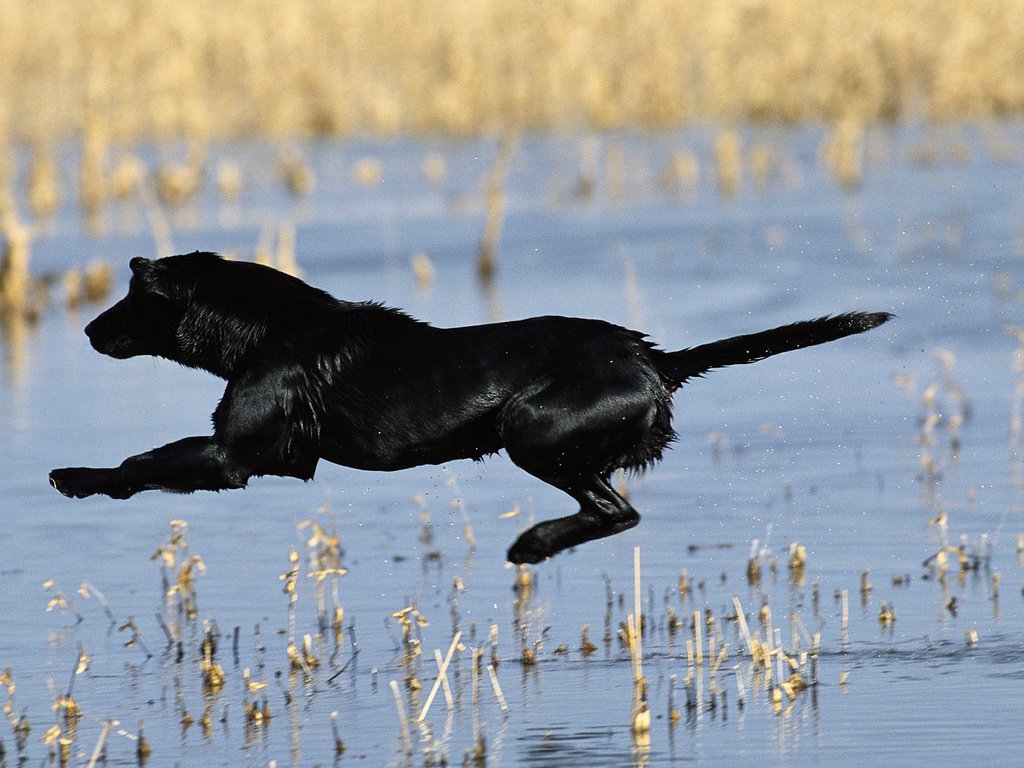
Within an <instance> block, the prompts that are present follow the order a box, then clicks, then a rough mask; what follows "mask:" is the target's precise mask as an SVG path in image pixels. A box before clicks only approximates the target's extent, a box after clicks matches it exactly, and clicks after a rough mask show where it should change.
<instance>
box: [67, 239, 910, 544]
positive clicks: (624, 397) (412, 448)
mask: <svg viewBox="0 0 1024 768" xmlns="http://www.w3.org/2000/svg"><path fill="white" fill-rule="evenodd" d="M131 271H132V278H131V284H130V286H129V290H128V295H127V296H126V297H125V298H124V299H122V300H121V301H120V302H118V303H117V304H115V305H114V306H113V307H111V308H110V309H108V310H107V311H106V312H104V313H103V314H101V315H100V316H99V317H97V318H96V319H95V320H93V321H92V322H91V323H89V325H88V326H86V329H85V332H86V334H87V335H88V337H89V340H90V342H91V343H92V346H93V347H94V348H95V349H96V350H97V351H99V352H102V353H103V354H106V355H110V356H111V357H115V358H128V357H133V356H136V355H157V356H159V357H165V358H168V359H170V360H174V361H176V362H178V363H181V364H183V365H186V366H190V367H193V368H202V369H204V370H207V371H209V372H210V373H213V374H215V375H217V376H220V377H221V378H223V379H225V380H227V389H226V391H225V393H224V397H223V398H222V399H221V401H220V403H219V404H218V406H217V408H216V410H215V411H214V414H213V427H214V428H213V435H212V436H208V437H186V438H184V439H182V440H178V441H176V442H173V443H170V444H168V445H165V446H163V447H161V448H155V449H153V450H151V451H148V452H146V453H141V454H139V455H137V456H131V457H129V458H127V459H125V460H124V461H123V462H122V463H121V464H120V466H118V467H114V468H111V469H90V468H84V467H73V468H65V469H55V470H53V471H52V472H51V473H50V483H51V484H52V485H53V487H54V488H56V489H57V490H58V491H60V492H61V493H63V494H64V495H65V496H73V497H79V498H81V497H84V496H90V495H92V494H97V493H100V494H106V495H107V496H111V497H113V498H117V499H126V498H128V497H129V496H132V495H134V494H136V493H138V492H139V491H146V490H162V491H171V492H179V493H190V492H192V491H199V490H211V491H219V490H223V489H227V488H243V487H244V486H245V485H246V483H247V482H248V480H249V478H251V477H253V476H260V475H283V476H289V477H297V478H301V479H302V480H309V479H310V478H312V477H313V473H314V472H315V470H316V467H317V463H318V462H319V461H320V459H325V460H327V461H331V462H334V463H336V464H342V465H344V466H348V467H356V468H359V469H369V470H396V469H404V468H406V467H413V466H417V465H421V464H440V463H442V462H448V461H452V460H455V459H480V458H482V457H484V456H487V455H488V454H492V453H495V452H497V451H499V450H501V449H504V450H505V451H506V452H507V453H508V456H509V458H510V459H511V460H512V461H513V462H515V463H516V464H517V465H518V466H520V467H522V468H523V469H524V470H526V471H527V472H529V473H530V474H532V475H534V476H535V477H538V478H540V479H541V480H543V481H545V482H547V483H550V484H551V485H553V486H555V487H556V488H559V489H561V490H562V491H564V492H565V493H567V494H568V495H569V496H571V497H572V498H573V499H575V500H576V501H577V502H578V503H579V506H580V508H579V511H578V512H576V513H575V514H572V515H569V516H567V517H560V518H557V519H554V520H547V521H544V522H541V523H538V524H537V525H535V526H533V527H532V528H530V529H529V530H527V531H525V532H524V533H523V534H522V535H521V536H519V538H518V539H517V540H516V542H515V543H514V544H513V545H512V547H511V548H510V549H509V550H508V559H509V560H510V561H512V562H513V563H535V562H538V561H540V560H543V559H544V558H546V557H551V556H552V555H555V554H556V553H558V552H561V551H563V550H565V549H567V548H569V547H573V546H576V545H578V544H582V543H584V542H587V541H591V540H593V539H597V538H601V537H603V536H610V535H612V534H615V533H618V532H620V531H624V530H626V529H628V528H632V527H633V526H634V525H636V524H637V522H639V520H640V516H639V515H638V514H637V512H636V510H635V509H633V507H631V506H630V504H629V503H628V502H627V501H626V500H625V499H624V498H623V497H622V496H621V495H619V494H618V493H617V492H616V491H615V489H614V488H613V487H612V485H611V483H610V478H611V474H612V473H613V472H614V471H615V470H617V469H619V468H625V469H627V470H634V469H641V468H644V467H647V466H649V465H651V464H653V463H654V462H656V461H657V460H658V459H660V458H661V455H662V452H663V451H664V450H665V447H666V446H667V445H668V444H669V443H670V442H671V441H672V440H673V439H674V438H675V432H674V431H673V429H672V423H671V419H672V404H671V398H672V394H673V393H674V392H675V391H676V390H677V389H678V388H679V387H680V386H681V385H682V384H683V383H684V382H686V381H687V380H688V379H691V378H693V377H696V376H702V375H703V374H704V373H706V372H707V371H709V370H711V369H713V368H720V367H722V366H727V365H735V364H740V363H752V362H754V361H756V360H761V359H763V358H766V357H769V356H771V355H776V354H779V353H780V352H787V351H789V350H794V349H800V348H802V347H808V346H812V345H815V344H823V343H825V342H828V341H834V340H836V339H840V338H842V337H844V336H849V335H852V334H856V333H861V332H863V331H867V330H869V329H871V328H875V327H876V326H879V325H881V324H882V323H884V322H886V321H887V320H889V318H890V317H891V315H889V314H888V313H885V312H875V313H847V314H840V315H834V316H831V317H822V318H818V319H815V320H808V321H804V322H798V323H794V324H792V325H786V326H782V327H781V328H775V329H772V330H769V331H763V332H761V333H754V334H749V335H745V336H737V337H734V338H730V339H725V340H723V341H716V342H712V343H710V344H703V345H701V346H698V347H693V348H690V349H683V350H679V351H677V352H666V351H663V350H661V349H658V348H657V347H656V346H654V345H653V344H652V343H651V342H650V341H648V340H647V339H646V337H645V336H644V335H643V334H641V333H638V332H636V331H631V330H627V329H626V328H622V327H619V326H616V325H612V324H610V323H606V322H603V321H600V320H584V319H579V318H569V317H535V318H531V319H528V320H518V321H511V322H504V323H493V324H489V325H476V326H468V327H462V328H435V327H432V326H430V325H428V324H426V323H423V322H419V321H417V320H414V319H413V318H411V317H409V316H408V315H406V314H404V313H402V312H400V311H398V310H395V309H390V308H387V307H384V306H381V305H379V304H374V303H352V302H346V301H340V300H338V299H335V298H333V297H332V296H330V295H329V294H327V293H325V292H324V291H321V290H318V289H316V288H313V287H311V286H309V285H306V284H305V283H304V282H302V281H301V280H298V279H296V278H294V277H290V276H288V275H286V274H283V273H281V272H278V271H276V270H273V269H271V268H269V267H264V266H260V265H257V264H251V263H242V262H233V261H226V260H223V259H221V258H220V257H219V256H217V255H216V254H212V253H199V252H197V253H191V254H187V255H182V256H172V257H169V258H163V259H159V260H155V261H154V260H148V259H143V258H135V259H132V261H131Z"/></svg>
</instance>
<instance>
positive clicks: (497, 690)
mask: <svg viewBox="0 0 1024 768" xmlns="http://www.w3.org/2000/svg"><path fill="white" fill-rule="evenodd" d="M487 676H488V677H489V678H490V679H491V688H492V689H493V690H494V698H496V699H497V700H498V706H499V707H501V711H502V713H503V714H505V715H507V714H508V703H507V702H506V701H505V694H504V693H502V692H501V684H500V683H499V682H498V673H497V672H495V671H494V665H493V664H488V665H487Z"/></svg>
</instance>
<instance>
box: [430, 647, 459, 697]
mask: <svg viewBox="0 0 1024 768" xmlns="http://www.w3.org/2000/svg"><path fill="white" fill-rule="evenodd" d="M434 663H435V664H437V674H438V675H439V676H440V677H441V690H443V691H444V700H445V703H447V704H448V709H453V708H454V707H455V699H454V698H453V697H452V689H451V686H450V685H448V675H447V674H443V675H442V674H441V670H442V669H444V659H442V658H441V649H440V648H435V649H434Z"/></svg>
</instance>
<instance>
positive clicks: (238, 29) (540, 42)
mask: <svg viewBox="0 0 1024 768" xmlns="http://www.w3.org/2000/svg"><path fill="white" fill-rule="evenodd" d="M0 12H2V15H3V19H4V34H3V35H2V37H0V105H4V106H3V107H2V108H0V112H3V113H4V114H0V123H3V124H7V126H8V127H9V129H10V134H11V135H12V136H13V137H14V138H23V139H32V140H33V141H34V142H36V145H37V146H44V147H45V146H47V142H50V141H52V140H53V139H54V138H57V137H60V136H63V135H67V134H80V135H82V136H83V137H85V138H84V142H85V146H86V147H88V146H90V145H92V144H95V143H97V142H101V141H103V140H104V139H105V140H107V141H112V142H119V141H131V140H135V139H138V138H139V137H150V136H162V135H175V136H177V135H182V134H184V135H188V136H196V137H206V136H237V135H253V134H255V135H269V136H280V135H310V134H315V135H345V134H351V133H353V132H357V131H374V132H396V131H414V132H415V131H419V132H423V131H429V132H446V133H451V132H454V133H463V134H465V133H477V132H480V131H491V130H500V129H506V128H510V127H511V128H536V127H551V126H582V125H587V126H598V127H662V126H669V125H675V124H679V123H683V122H687V121H693V120H701V119H713V120H734V119H744V118H754V119H770V120H781V121H787V122H797V121H806V120H826V121H833V120H840V119H844V120H860V121H868V120H872V119H877V118H895V117H904V116H923V117H929V118H938V119H944V118H957V117H971V116H992V115H1004V114H1008V113H1017V112H1020V111H1021V109H1022V107H1024V57H1021V56H1020V51H1021V50H1024V25H1021V24H1020V23H1019V21H1020V19H1021V18H1024V0H977V1H976V2H972V3H961V2H956V1H955V0H931V1H929V2H923V0H897V1H896V2H895V3H893V2H888V0H865V1H864V2H861V3H843V2H837V1H835V0H833V2H826V3H819V2H815V1H814V0H771V1H769V0H727V1H726V2H710V1H709V0H696V1H695V2H688V3H680V2H676V1H675V0H644V2H636V0H554V1H553V2H550V3H544V4H532V3H527V4H514V3H507V2H503V0H451V1H450V2H447V3H445V4H443V6H440V5H438V4H436V3H433V2H427V1H426V0H410V2H406V3H401V4H397V5H396V4H394V3H386V2H381V1H380V0H295V2H291V3H284V4H282V3H275V2H271V1H270V0H240V1H239V2H237V3H212V4H211V3H206V2H200V0H180V2H176V3H159V2H155V1H154V0H127V2H123V3H97V2H94V1H93V2H89V1H88V0H87V1H86V2H73V1H72V0H37V2H33V3H21V2H14V1H13V0H0ZM2 132H3V130H2V129H0V133H2Z"/></svg>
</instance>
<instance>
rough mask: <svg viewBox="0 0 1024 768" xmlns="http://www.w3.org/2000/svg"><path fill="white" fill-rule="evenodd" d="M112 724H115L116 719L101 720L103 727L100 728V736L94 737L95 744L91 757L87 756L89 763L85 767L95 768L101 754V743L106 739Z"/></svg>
mask: <svg viewBox="0 0 1024 768" xmlns="http://www.w3.org/2000/svg"><path fill="white" fill-rule="evenodd" d="M114 725H116V721H114V720H105V721H104V722H103V728H102V729H101V730H100V737H99V738H98V739H96V746H95V747H94V748H93V750H92V757H90V758H89V764H88V765H87V766H86V768H95V766H96V763H97V761H99V759H100V755H101V754H103V745H104V744H105V743H106V741H107V735H108V734H109V733H110V729H111V728H112V727H113V726H114ZM104 762H105V761H104Z"/></svg>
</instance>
